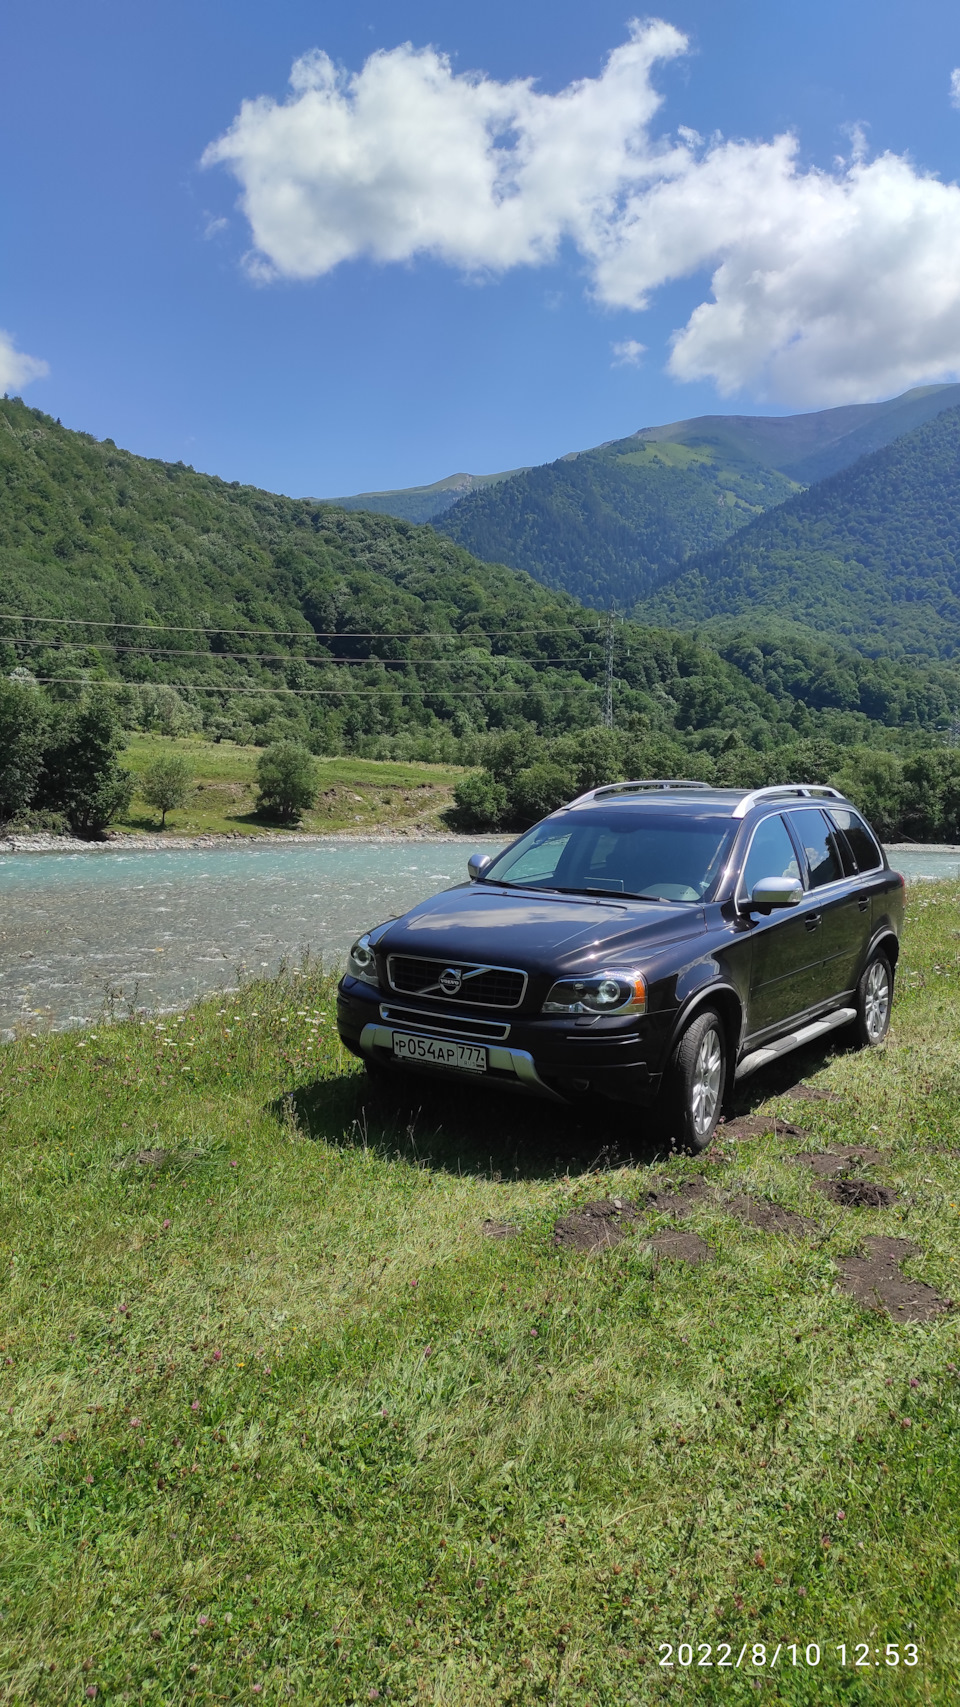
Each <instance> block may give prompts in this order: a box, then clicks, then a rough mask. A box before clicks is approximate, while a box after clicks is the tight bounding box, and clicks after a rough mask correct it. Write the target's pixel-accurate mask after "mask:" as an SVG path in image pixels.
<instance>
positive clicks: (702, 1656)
mask: <svg viewBox="0 0 960 1707" xmlns="http://www.w3.org/2000/svg"><path fill="white" fill-rule="evenodd" d="M659 1653H660V1658H659V1660H658V1662H657V1663H658V1664H659V1665H661V1666H667V1667H670V1668H672V1667H674V1666H682V1667H683V1668H684V1669H687V1668H688V1667H692V1668H694V1669H696V1668H697V1667H699V1666H711V1667H712V1666H719V1667H721V1668H727V1667H729V1669H730V1670H731V1671H745V1670H751V1671H773V1670H774V1668H775V1667H778V1666H779V1667H781V1668H782V1667H784V1666H810V1667H815V1666H819V1665H820V1664H821V1663H823V1662H826V1663H829V1662H830V1661H831V1660H832V1659H834V1657H835V1659H836V1663H838V1664H839V1665H841V1666H869V1667H871V1668H872V1667H874V1666H887V1667H889V1668H890V1670H893V1669H894V1668H895V1667H896V1666H900V1665H903V1666H916V1665H919V1663H920V1649H919V1646H918V1644H917V1643H916V1642H885V1643H884V1644H883V1646H882V1647H874V1645H873V1643H872V1642H850V1643H847V1642H835V1643H833V1644H832V1645H831V1646H828V1647H823V1648H822V1647H821V1646H820V1644H819V1643H818V1642H806V1643H804V1642H777V1643H775V1644H774V1643H770V1642H744V1644H743V1646H742V1647H741V1649H740V1652H739V1653H737V1652H736V1647H735V1644H733V1643H731V1642H676V1643H675V1642H661V1643H660V1647H659Z"/></svg>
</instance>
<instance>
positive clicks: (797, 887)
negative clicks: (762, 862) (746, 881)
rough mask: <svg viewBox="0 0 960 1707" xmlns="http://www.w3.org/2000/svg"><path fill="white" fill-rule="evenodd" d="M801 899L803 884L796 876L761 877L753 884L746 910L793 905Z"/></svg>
mask: <svg viewBox="0 0 960 1707" xmlns="http://www.w3.org/2000/svg"><path fill="white" fill-rule="evenodd" d="M802 900H803V884H802V883H801V882H800V879H799V878H798V877H761V879H760V881H759V883H755V884H754V886H753V894H752V895H751V897H750V900H749V901H748V903H747V911H748V912H753V911H754V909H755V908H756V909H759V908H761V907H795V906H796V905H797V903H798V901H802Z"/></svg>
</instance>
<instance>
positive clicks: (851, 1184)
mask: <svg viewBox="0 0 960 1707" xmlns="http://www.w3.org/2000/svg"><path fill="white" fill-rule="evenodd" d="M815 1183H816V1186H817V1189H818V1191H822V1192H823V1193H824V1195H825V1196H826V1197H829V1198H830V1200H831V1202H833V1203H839V1204H840V1205H841V1207H842V1208H843V1209H891V1208H892V1207H893V1205H894V1204H895V1203H896V1201H897V1194H896V1192H895V1191H894V1190H893V1189H892V1188H891V1187H890V1186H889V1185H875V1184H874V1182H873V1180H870V1179H818V1180H817V1181H816V1182H815Z"/></svg>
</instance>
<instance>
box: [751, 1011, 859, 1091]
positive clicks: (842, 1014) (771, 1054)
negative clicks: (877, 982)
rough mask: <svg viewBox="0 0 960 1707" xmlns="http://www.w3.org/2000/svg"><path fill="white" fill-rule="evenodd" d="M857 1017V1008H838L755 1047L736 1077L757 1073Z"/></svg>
mask: <svg viewBox="0 0 960 1707" xmlns="http://www.w3.org/2000/svg"><path fill="white" fill-rule="evenodd" d="M856 1017H857V1010H856V1008H837V1010H836V1012H835V1013H832V1014H827V1016H826V1018H825V1019H818V1020H816V1021H815V1022H814V1024H813V1025H805V1026H803V1027H802V1029H801V1030H800V1031H792V1032H791V1033H790V1035H789V1037H778V1038H777V1040H776V1042H775V1043H768V1044H767V1045H766V1047H765V1048H763V1049H755V1050H754V1052H753V1054H752V1055H745V1056H744V1057H743V1060H742V1061H741V1062H740V1065H739V1067H738V1068H737V1071H736V1073H735V1075H734V1077H735V1078H736V1079H738V1080H739V1079H745V1078H746V1077H747V1075H748V1074H749V1073H755V1072H756V1071H757V1068H758V1067H767V1066H769V1064H770V1062H771V1061H776V1060H777V1058H778V1056H780V1055H789V1053H790V1051H791V1049H802V1048H803V1046H804V1044H805V1043H813V1042H814V1040H815V1039H816V1038H818V1037H824V1036H826V1033H827V1032H828V1031H836V1030H837V1027H838V1026H841V1025H849V1024H850V1022H851V1020H855V1019H856Z"/></svg>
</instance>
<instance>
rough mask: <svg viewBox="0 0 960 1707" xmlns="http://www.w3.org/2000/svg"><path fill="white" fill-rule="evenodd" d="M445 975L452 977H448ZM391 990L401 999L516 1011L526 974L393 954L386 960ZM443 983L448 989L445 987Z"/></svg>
mask: <svg viewBox="0 0 960 1707" xmlns="http://www.w3.org/2000/svg"><path fill="white" fill-rule="evenodd" d="M447 974H452V975H453V976H450V977H449V978H447V976H446V975H447ZM387 978H388V979H389V982H390V988H391V989H392V990H396V991H397V993H398V994H399V995H403V996H429V997H430V999H431V1001H448V1002H457V1003H459V1004H460V1005H461V1006H470V1007H472V1006H473V1005H474V1003H476V1005H477V1006H478V1007H483V1008H518V1007H519V1006H520V1003H521V1002H522V1001H523V994H524V991H525V990H526V987H527V974H526V973H525V972H518V971H516V969H515V968H514V967H511V966H474V965H472V964H469V963H467V962H465V961H462V960H415V959H414V958H413V956H412V955H405V954H392V955H391V956H390V957H389V959H388V961H387ZM441 980H444V981H445V982H446V983H447V985H448V988H444V983H443V982H441Z"/></svg>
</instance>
